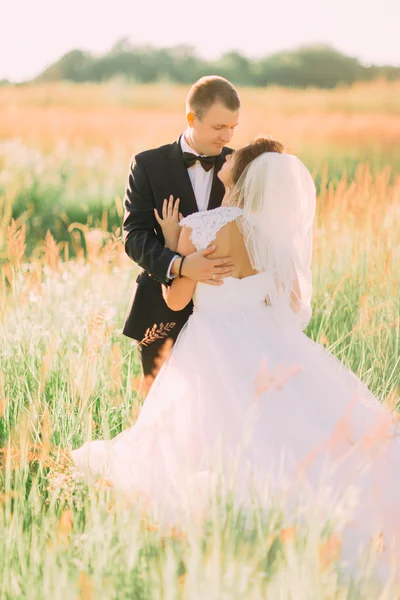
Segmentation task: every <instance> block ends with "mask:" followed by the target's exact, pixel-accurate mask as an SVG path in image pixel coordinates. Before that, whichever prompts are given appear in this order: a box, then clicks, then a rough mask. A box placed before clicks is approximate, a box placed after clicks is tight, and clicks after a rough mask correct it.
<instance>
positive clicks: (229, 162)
mask: <svg viewBox="0 0 400 600" xmlns="http://www.w3.org/2000/svg"><path fill="white" fill-rule="evenodd" d="M234 154H235V153H233V154H228V155H227V157H226V159H225V162H224V164H223V165H222V168H221V169H220V170H219V171H218V177H219V179H220V180H221V181H222V183H223V184H224V186H225V187H228V186H229V183H230V181H231V173H232V167H233V162H234Z"/></svg>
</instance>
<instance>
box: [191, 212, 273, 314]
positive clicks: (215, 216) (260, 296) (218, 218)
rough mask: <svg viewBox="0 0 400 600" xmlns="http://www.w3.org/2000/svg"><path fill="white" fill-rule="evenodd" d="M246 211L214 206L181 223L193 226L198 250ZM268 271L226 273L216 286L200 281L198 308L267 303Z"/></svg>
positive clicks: (256, 306)
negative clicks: (244, 274) (239, 274)
mask: <svg viewBox="0 0 400 600" xmlns="http://www.w3.org/2000/svg"><path fill="white" fill-rule="evenodd" d="M242 214H243V210H242V209H241V208H237V207H236V206H220V207H219V208H214V209H212V210H207V211H203V212H197V213H193V214H192V215H189V216H188V217H185V218H184V219H182V220H181V222H180V224H181V225H182V226H183V225H186V226H187V227H190V228H191V230H192V231H191V233H190V238H191V240H192V242H193V245H194V247H195V248H196V250H203V249H204V248H207V246H208V245H209V244H210V243H211V242H212V241H213V240H215V238H216V235H217V233H218V231H219V230H220V229H222V227H224V225H226V224H227V223H230V222H231V221H234V220H235V219H237V218H238V217H240V216H241V215H242ZM269 285H270V284H269V281H268V276H267V274H266V273H260V274H257V275H251V276H250V277H245V278H244V279H236V278H235V277H225V279H224V285H221V286H212V285H207V284H206V283H201V282H200V283H198V284H197V286H196V291H195V293H194V297H193V302H194V306H195V312H196V310H202V311H204V310H207V311H211V312H213V313H215V312H218V313H220V312H221V311H222V312H223V313H231V312H232V311H233V312H236V311H238V310H239V311H243V310H253V309H260V308H263V307H265V296H266V291H267V290H268V289H269Z"/></svg>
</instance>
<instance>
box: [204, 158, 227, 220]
mask: <svg viewBox="0 0 400 600" xmlns="http://www.w3.org/2000/svg"><path fill="white" fill-rule="evenodd" d="M227 154H229V152H226V151H224V150H223V151H222V152H221V154H220V155H219V156H218V158H217V160H216V163H215V167H214V173H213V182H212V186H211V192H210V198H209V201H208V206H207V210H211V209H212V208H218V206H221V202H222V198H223V197H224V194H225V187H224V184H223V183H222V181H221V180H220V179H219V177H218V171H219V170H220V169H221V167H222V165H223V164H224V162H225V158H226V155H227Z"/></svg>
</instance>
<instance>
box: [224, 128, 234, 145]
mask: <svg viewBox="0 0 400 600" xmlns="http://www.w3.org/2000/svg"><path fill="white" fill-rule="evenodd" d="M232 135H233V132H232V133H231V132H230V131H227V132H224V133H223V134H222V139H223V141H224V142H225V144H227V143H228V142H230V141H231V139H232Z"/></svg>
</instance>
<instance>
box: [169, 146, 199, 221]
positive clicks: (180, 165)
mask: <svg viewBox="0 0 400 600" xmlns="http://www.w3.org/2000/svg"><path fill="white" fill-rule="evenodd" d="M180 139H181V136H179V138H178V139H177V140H176V142H174V143H173V144H171V146H170V148H169V151H168V154H167V156H168V159H169V165H168V166H169V169H168V175H169V177H170V179H172V180H173V182H174V184H175V185H174V189H178V190H179V198H180V199H181V202H180V211H181V213H182V214H183V216H184V217H185V216H187V215H190V214H192V213H194V212H198V210H199V209H198V207H197V202H196V196H195V195H194V191H193V187H192V182H191V181H190V177H189V173H188V171H187V168H186V166H185V163H184V162H183V155H182V149H181V144H180Z"/></svg>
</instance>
